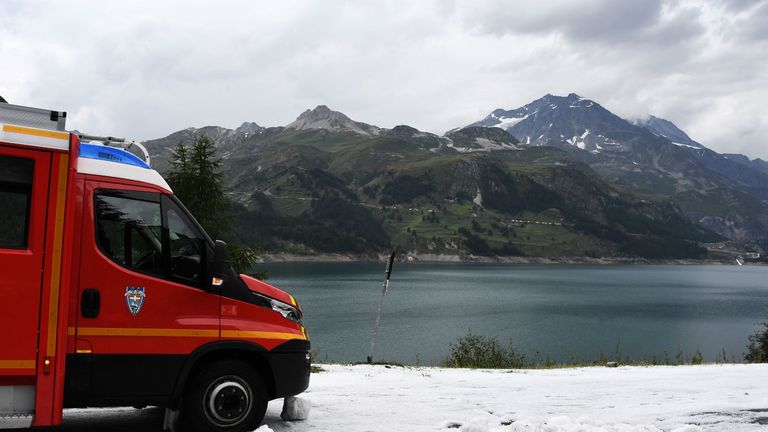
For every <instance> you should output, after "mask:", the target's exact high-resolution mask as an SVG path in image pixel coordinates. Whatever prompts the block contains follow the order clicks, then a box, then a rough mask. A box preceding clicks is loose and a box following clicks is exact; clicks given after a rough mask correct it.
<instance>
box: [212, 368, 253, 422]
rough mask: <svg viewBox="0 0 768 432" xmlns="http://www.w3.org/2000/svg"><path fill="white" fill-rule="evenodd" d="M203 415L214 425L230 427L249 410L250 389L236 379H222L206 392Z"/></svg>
mask: <svg viewBox="0 0 768 432" xmlns="http://www.w3.org/2000/svg"><path fill="white" fill-rule="evenodd" d="M205 408H206V409H205V414H206V415H207V416H208V418H209V419H210V420H211V421H213V422H214V423H216V424H219V425H222V426H232V425H234V424H237V423H239V422H240V421H242V420H243V419H244V418H246V416H247V415H248V413H249V412H250V410H251V389H250V387H249V386H248V384H246V383H245V382H244V381H242V380H241V379H239V378H238V377H222V378H221V379H219V380H216V381H215V382H213V383H212V384H211V385H210V386H209V387H208V391H207V392H206V407H205Z"/></svg>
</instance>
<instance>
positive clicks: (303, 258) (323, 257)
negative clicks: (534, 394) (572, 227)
mask: <svg viewBox="0 0 768 432" xmlns="http://www.w3.org/2000/svg"><path fill="white" fill-rule="evenodd" d="M387 258H388V255H387V254H379V255H373V254H360V255H356V254H315V255H299V254H290V253H266V254H264V255H262V256H261V257H260V259H259V263H276V262H333V263H339V262H384V261H385V260H386V259H387ZM397 261H398V262H423V263H482V264H542V265H548V264H551V265H564V264H566V265H570V264H573V265H736V262H735V261H732V260H723V259H719V260H718V259H702V260H693V259H664V260H652V259H646V258H637V257H604V258H592V257H558V258H549V257H520V256H498V257H486V256H474V255H443V254H400V255H399V256H398V258H397ZM745 265H764V264H763V263H755V262H749V263H745Z"/></svg>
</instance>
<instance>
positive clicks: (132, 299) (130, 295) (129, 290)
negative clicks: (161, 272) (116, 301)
mask: <svg viewBox="0 0 768 432" xmlns="http://www.w3.org/2000/svg"><path fill="white" fill-rule="evenodd" d="M145 298H146V293H145V292H144V287H132V286H129V287H125V304H126V305H128V311H129V312H130V313H131V315H133V316H136V315H137V314H138V313H139V311H141V307H142V306H144V299H145Z"/></svg>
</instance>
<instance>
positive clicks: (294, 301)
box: [288, 294, 296, 306]
mask: <svg viewBox="0 0 768 432" xmlns="http://www.w3.org/2000/svg"><path fill="white" fill-rule="evenodd" d="M288 297H290V298H291V304H293V305H294V306H296V299H295V298H293V296H292V295H290V294H288Z"/></svg>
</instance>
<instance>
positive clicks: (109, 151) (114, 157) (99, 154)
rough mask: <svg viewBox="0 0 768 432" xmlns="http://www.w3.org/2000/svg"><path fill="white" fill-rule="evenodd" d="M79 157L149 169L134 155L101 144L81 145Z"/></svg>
mask: <svg viewBox="0 0 768 432" xmlns="http://www.w3.org/2000/svg"><path fill="white" fill-rule="evenodd" d="M80 157H84V158H88V159H98V160H103V161H108V162H115V163H121V164H125V165H133V166H137V167H140V168H146V169H150V168H149V165H147V163H146V162H144V161H143V160H141V158H139V157H138V156H136V155H135V154H133V153H131V152H129V151H127V150H123V149H121V148H118V147H108V146H105V145H101V144H88V143H81V144H80Z"/></svg>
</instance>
